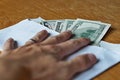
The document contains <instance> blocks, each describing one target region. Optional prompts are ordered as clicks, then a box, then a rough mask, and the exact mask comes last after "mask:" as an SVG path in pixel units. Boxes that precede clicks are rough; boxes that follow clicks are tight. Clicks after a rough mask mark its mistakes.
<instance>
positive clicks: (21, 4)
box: [0, 0, 120, 80]
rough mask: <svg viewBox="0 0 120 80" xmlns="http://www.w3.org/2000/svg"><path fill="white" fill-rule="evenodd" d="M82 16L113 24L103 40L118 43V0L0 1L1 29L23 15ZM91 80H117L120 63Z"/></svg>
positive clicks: (47, 16) (119, 8)
mask: <svg viewBox="0 0 120 80" xmlns="http://www.w3.org/2000/svg"><path fill="white" fill-rule="evenodd" d="M39 16H41V17H42V18H45V19H65V18H73V19H76V18H83V19H90V20H98V21H99V20H100V21H103V22H107V23H110V24H112V28H111V29H110V30H109V32H108V33H107V35H106V36H105V37H104V39H103V40H105V41H108V42H112V43H120V0H0V29H2V28H5V27H7V26H10V25H13V24H15V23H17V22H19V21H21V20H23V19H26V18H37V17H39ZM94 80H120V64H117V65H116V66H114V67H112V68H110V69H109V70H107V71H105V72H104V73H102V74H101V75H99V76H97V77H96V78H94Z"/></svg>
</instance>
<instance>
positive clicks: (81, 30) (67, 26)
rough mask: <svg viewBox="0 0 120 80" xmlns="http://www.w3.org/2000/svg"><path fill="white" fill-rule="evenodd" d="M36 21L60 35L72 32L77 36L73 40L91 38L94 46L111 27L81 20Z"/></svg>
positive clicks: (99, 22)
mask: <svg viewBox="0 0 120 80" xmlns="http://www.w3.org/2000/svg"><path fill="white" fill-rule="evenodd" d="M34 21H35V22H39V23H40V24H42V25H44V26H46V27H48V28H50V29H52V30H55V31H57V32H59V33H61V32H64V31H67V30H71V31H72V33H73V34H74V35H75V36H74V37H73V38H89V39H90V40H91V41H92V42H93V44H98V43H99V41H100V40H101V39H102V38H103V36H104V35H105V33H106V32H107V31H108V29H109V27H110V26H111V24H107V23H103V22H101V21H94V20H85V19H79V18H78V19H58V20H44V19H42V20H41V19H37V21H36V20H35V19H34Z"/></svg>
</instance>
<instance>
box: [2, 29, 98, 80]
mask: <svg viewBox="0 0 120 80" xmlns="http://www.w3.org/2000/svg"><path fill="white" fill-rule="evenodd" d="M48 35H49V33H48V32H47V31H46V30H43V31H41V32H39V33H37V34H36V35H35V36H34V37H33V38H32V39H33V40H35V42H34V41H33V40H29V41H28V42H26V44H25V45H24V46H22V47H18V48H17V47H16V45H15V41H14V40H13V39H12V38H10V39H9V40H7V41H6V43H5V45H4V48H3V49H4V50H3V52H2V55H1V59H5V60H6V61H7V60H8V61H9V62H11V63H14V65H15V64H16V65H20V66H22V67H23V68H25V69H28V70H29V73H30V74H31V77H32V78H31V77H30V76H28V77H29V78H31V80H71V79H72V78H73V77H74V75H75V74H76V73H78V72H79V73H81V72H83V71H85V70H87V69H89V68H91V67H92V66H93V65H94V64H95V63H96V62H97V59H96V57H95V56H94V55H93V54H89V53H88V54H84V55H80V56H78V57H76V58H75V59H73V60H71V61H65V60H64V58H65V57H67V56H68V55H70V54H72V53H74V52H75V51H77V50H80V49H81V48H83V47H85V46H87V45H88V44H89V43H90V40H89V39H86V38H79V39H71V40H69V39H70V38H71V36H72V33H71V32H70V31H66V32H63V33H60V34H59V35H57V36H53V37H48ZM8 66H9V65H8ZM20 70H21V71H23V72H24V71H25V70H24V69H21V68H20ZM11 72H13V73H16V74H17V72H16V71H14V69H12V71H11ZM29 73H28V74H29ZM0 76H1V75H0ZM6 76H7V75H6ZM18 76H20V74H19V75H18ZM12 77H13V78H14V77H15V76H13V75H12ZM9 80H10V79H9ZM12 80H13V79H12ZM26 80H27V79H26Z"/></svg>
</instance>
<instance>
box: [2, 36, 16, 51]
mask: <svg viewBox="0 0 120 80" xmlns="http://www.w3.org/2000/svg"><path fill="white" fill-rule="evenodd" d="M15 48H17V43H16V41H14V40H13V39H12V38H9V39H8V40H7V41H6V42H5V43H4V45H3V51H9V50H13V49H15Z"/></svg>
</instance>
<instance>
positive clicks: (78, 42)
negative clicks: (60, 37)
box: [71, 39, 81, 45]
mask: <svg viewBox="0 0 120 80" xmlns="http://www.w3.org/2000/svg"><path fill="white" fill-rule="evenodd" d="M71 43H72V44H74V45H78V44H80V43H81V42H80V41H79V40H77V39H74V40H71Z"/></svg>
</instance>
